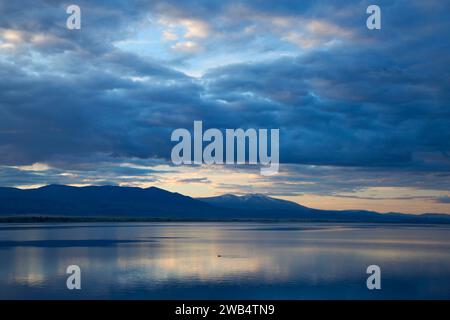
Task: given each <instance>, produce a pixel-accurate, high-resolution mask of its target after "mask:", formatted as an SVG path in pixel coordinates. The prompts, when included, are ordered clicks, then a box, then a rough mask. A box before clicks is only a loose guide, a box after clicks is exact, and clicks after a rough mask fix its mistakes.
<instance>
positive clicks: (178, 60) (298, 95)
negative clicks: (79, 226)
mask: <svg viewBox="0 0 450 320" xmlns="http://www.w3.org/2000/svg"><path fill="white" fill-rule="evenodd" d="M70 4H76V5H78V6H79V7H80V8H81V29H80V30H68V29H67V28H66V19H67V17H68V16H69V15H68V14H67V13H66V8H67V7H68V6H69V5H70ZM371 4H377V5H379V6H380V8H381V16H382V27H381V30H369V29H367V27H366V19H367V17H368V15H367V14H366V8H367V7H368V6H369V5H371ZM449 11H450V3H448V2H447V1H441V0H429V1H422V0H408V1H406V0H397V1H396V0H390V1H376V2H372V1H358V0H355V1H348V0H335V1H331V0H329V1H320V0H316V1H299V0H279V1H262V0H255V1H235V0H230V1H213V0H207V1H204V0H197V1H193V0H169V1H144V0H134V1H133V0H130V1H115V0H110V1H78V0H73V1H71V2H65V1H56V0H47V1H44V0H24V1H6V0H0V186H9V187H19V188H33V187H39V186H42V185H46V184H70V185H75V186H84V185H120V186H137V187H149V186H157V187H161V188H164V189H166V190H170V191H174V192H175V191H176V192H180V193H183V194H185V195H190V196H193V197H202V196H212V195H219V194H223V193H234V194H247V193H262V194H266V195H269V196H274V197H277V198H282V199H287V200H292V201H296V202H298V203H301V204H303V205H306V206H310V207H315V208H323V209H367V210H375V211H379V212H405V213H424V212H440V213H450V191H449V190H450V156H449V155H450V129H449V128H450V35H449V32H448V30H450V19H449V18H448V12H449ZM195 120H201V121H203V125H204V127H205V128H206V127H207V128H219V129H221V130H224V129H226V128H243V129H247V128H267V129H271V128H274V129H279V130H280V171H279V173H278V174H276V175H272V176H262V175H261V174H260V170H259V167H258V166H254V165H239V166H238V165H195V166H194V165H190V166H189V165H183V166H174V165H173V164H172V162H171V159H170V153H171V149H172V148H173V146H174V143H173V142H171V141H170V136H171V133H172V131H173V130H174V129H176V128H187V129H191V128H192V126H193V122H194V121H195Z"/></svg>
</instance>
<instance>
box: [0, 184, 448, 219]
mask: <svg viewBox="0 0 450 320" xmlns="http://www.w3.org/2000/svg"><path fill="white" fill-rule="evenodd" d="M0 217H2V218H5V217H8V218H9V219H11V218H12V219H13V220H14V218H17V217H22V218H23V217H65V218H96V219H102V218H109V219H111V218H121V219H131V218H132V219H142V220H151V219H158V220H161V219H163V220H205V221H207V220H221V221H222V220H225V221H226V220H255V219H259V220H260V219H264V220H301V221H329V222H336V221H340V222H344V221H345V222H405V223H450V215H446V214H422V215H410V214H402V213H385V214H381V213H378V212H373V211H365V210H343V211H339V210H319V209H313V208H308V207H305V206H302V205H300V204H297V203H295V202H291V201H286V200H281V199H276V198H272V197H268V196H265V195H261V194H248V195H243V196H236V195H233V194H225V195H222V196H217V197H208V198H197V199H196V198H192V197H188V196H185V195H182V194H179V193H173V192H169V191H166V190H163V189H160V188H156V187H150V188H145V189H144V188H135V187H117V186H87V187H72V186H65V185H48V186H45V187H41V188H36V189H24V190H22V189H16V188H5V187H0Z"/></svg>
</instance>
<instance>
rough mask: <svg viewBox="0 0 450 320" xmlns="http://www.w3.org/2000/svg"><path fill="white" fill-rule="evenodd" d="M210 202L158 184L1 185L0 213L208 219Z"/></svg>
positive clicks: (210, 209)
mask: <svg viewBox="0 0 450 320" xmlns="http://www.w3.org/2000/svg"><path fill="white" fill-rule="evenodd" d="M212 210H214V208H213V207H211V206H210V205H208V204H207V203H204V202H201V201H199V200H196V199H193V198H191V197H187V196H184V195H181V194H179V193H172V192H169V191H166V190H163V189H159V188H156V187H150V188H146V189H142V188H131V187H115V186H89V187H71V186H64V185H49V186H45V187H42V188H38V189H26V190H20V189H14V188H0V215H3V216H4V215H42V216H47V215H48V216H109V217H127V216H134V217H136V216H138V217H141V216H151V217H161V218H171V217H180V216H185V217H187V218H202V217H204V218H206V217H208V215H209V214H210V212H211V211H212Z"/></svg>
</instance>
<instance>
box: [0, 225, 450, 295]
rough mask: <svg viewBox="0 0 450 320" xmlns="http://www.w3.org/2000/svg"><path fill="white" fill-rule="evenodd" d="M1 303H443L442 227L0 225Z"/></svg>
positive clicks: (449, 247)
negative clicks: (70, 269)
mask: <svg viewBox="0 0 450 320" xmlns="http://www.w3.org/2000/svg"><path fill="white" fill-rule="evenodd" d="M69 265H78V266H79V267H80V268H81V286H82V288H81V290H68V289H67V287H66V279H67V277H68V275H67V274H66V268H67V266H69ZM369 265H378V266H380V268H381V286H382V288H381V290H368V289H367V287H366V279H367V277H368V276H369V275H368V274H367V273H366V268H367V267H368V266H369ZM0 298H1V299H55V298H57V299H449V298H450V226H445V225H442V226H422V225H385V224H325V223H243V222H239V223H201V222H195V223H194V222H192V223H175V222H174V223H77V224H75V223H73V224H51V223H48V224H0Z"/></svg>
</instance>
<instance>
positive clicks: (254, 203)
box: [197, 194, 311, 211]
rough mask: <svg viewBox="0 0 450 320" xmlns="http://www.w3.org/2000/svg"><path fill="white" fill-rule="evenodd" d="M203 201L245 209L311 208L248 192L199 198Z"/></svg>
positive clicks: (219, 205) (225, 206)
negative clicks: (238, 194) (239, 194)
mask: <svg viewBox="0 0 450 320" xmlns="http://www.w3.org/2000/svg"><path fill="white" fill-rule="evenodd" d="M197 199H199V200H201V201H203V202H206V203H209V204H211V205H214V206H218V207H224V208H231V209H245V210H262V209H264V210H283V211H284V210H308V211H309V210H311V209H310V208H307V207H303V206H301V205H299V204H298V203H295V202H292V201H286V200H281V199H275V198H271V197H268V196H265V195H262V194H248V195H243V196H236V195H234V194H224V195H222V196H218V197H209V198H197Z"/></svg>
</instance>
